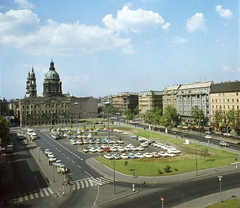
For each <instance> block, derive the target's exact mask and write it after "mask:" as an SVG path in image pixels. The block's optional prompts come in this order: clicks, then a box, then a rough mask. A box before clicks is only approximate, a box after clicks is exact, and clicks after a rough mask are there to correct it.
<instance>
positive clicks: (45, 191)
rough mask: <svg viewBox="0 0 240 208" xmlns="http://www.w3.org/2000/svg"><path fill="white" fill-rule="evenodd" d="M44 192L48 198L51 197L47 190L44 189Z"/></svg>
mask: <svg viewBox="0 0 240 208" xmlns="http://www.w3.org/2000/svg"><path fill="white" fill-rule="evenodd" d="M43 191H44V193H45V194H46V195H47V196H49V193H48V192H47V190H46V189H45V188H43Z"/></svg>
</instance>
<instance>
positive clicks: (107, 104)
mask: <svg viewBox="0 0 240 208" xmlns="http://www.w3.org/2000/svg"><path fill="white" fill-rule="evenodd" d="M110 105H111V103H110V102H106V103H105V106H106V108H107V117H108V122H107V123H108V129H107V133H108V148H109V106H110Z"/></svg>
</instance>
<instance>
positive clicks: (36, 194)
mask: <svg viewBox="0 0 240 208" xmlns="http://www.w3.org/2000/svg"><path fill="white" fill-rule="evenodd" d="M34 195H35V197H36V198H37V199H38V198H39V195H38V193H37V191H36V190H34Z"/></svg>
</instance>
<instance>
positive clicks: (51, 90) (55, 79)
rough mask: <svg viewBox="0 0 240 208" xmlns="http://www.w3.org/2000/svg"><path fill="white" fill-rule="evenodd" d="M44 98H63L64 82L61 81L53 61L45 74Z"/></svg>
mask: <svg viewBox="0 0 240 208" xmlns="http://www.w3.org/2000/svg"><path fill="white" fill-rule="evenodd" d="M43 96H44V97H54V96H62V82H61V81H60V78H59V74H58V73H57V72H56V71H55V67H54V62H53V60H52V61H51V63H50V68H49V71H48V72H47V74H45V79H44V82H43Z"/></svg>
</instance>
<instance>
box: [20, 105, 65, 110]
mask: <svg viewBox="0 0 240 208" xmlns="http://www.w3.org/2000/svg"><path fill="white" fill-rule="evenodd" d="M41 107H42V108H61V107H62V108H69V104H48V105H41ZM22 108H23V109H24V108H25V106H24V105H23V106H22ZM30 108H31V109H34V108H40V105H26V109H30Z"/></svg>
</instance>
